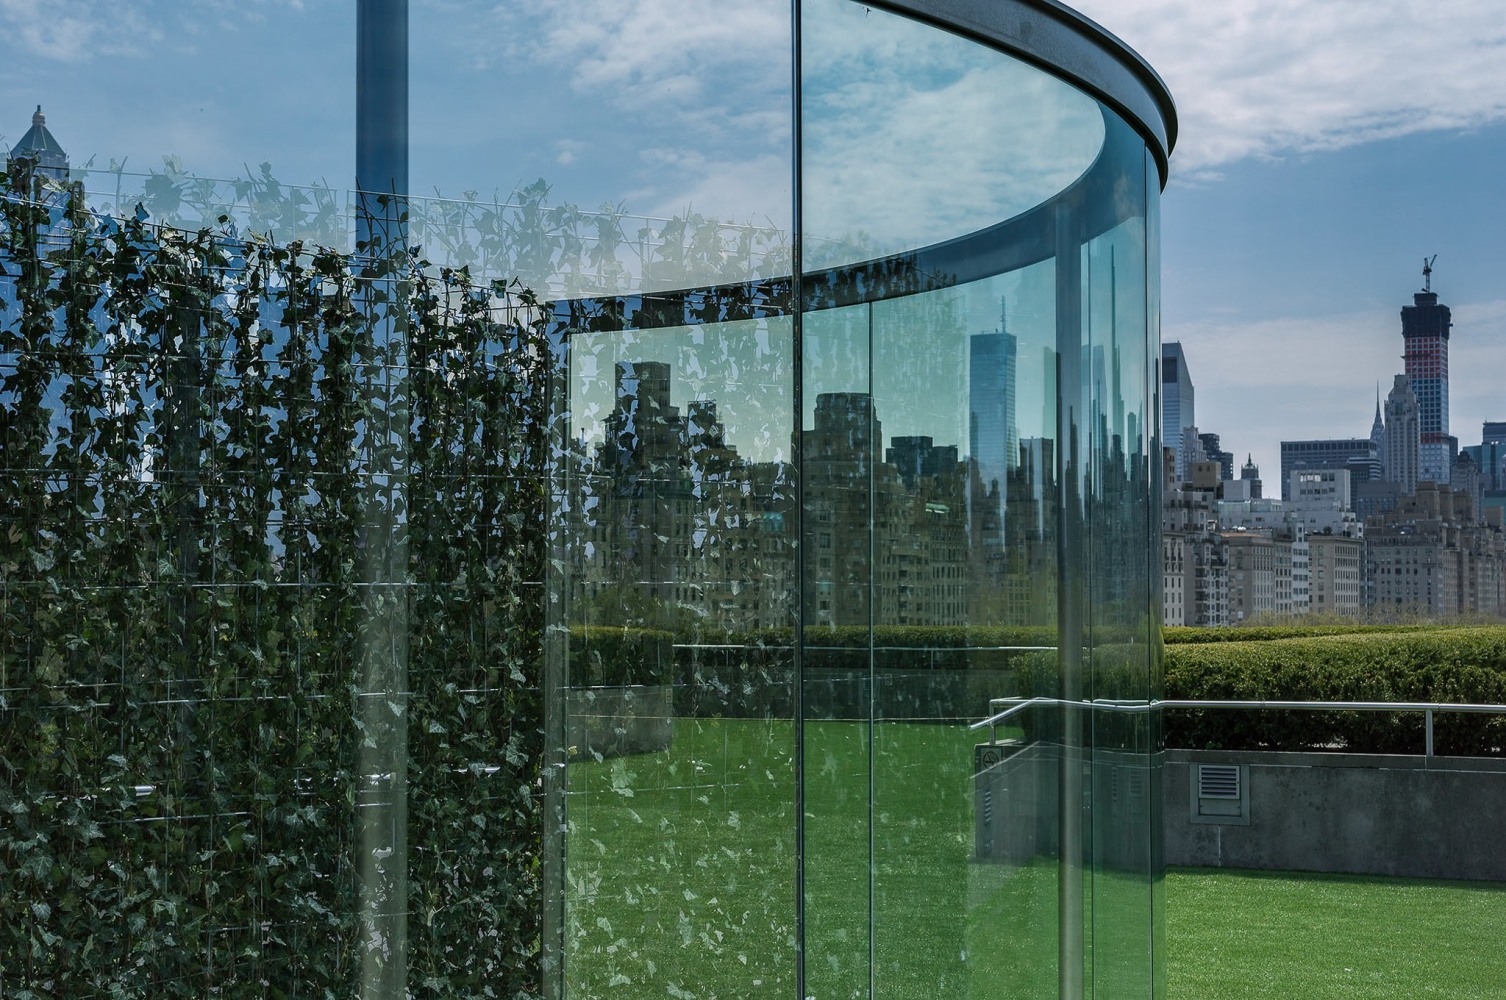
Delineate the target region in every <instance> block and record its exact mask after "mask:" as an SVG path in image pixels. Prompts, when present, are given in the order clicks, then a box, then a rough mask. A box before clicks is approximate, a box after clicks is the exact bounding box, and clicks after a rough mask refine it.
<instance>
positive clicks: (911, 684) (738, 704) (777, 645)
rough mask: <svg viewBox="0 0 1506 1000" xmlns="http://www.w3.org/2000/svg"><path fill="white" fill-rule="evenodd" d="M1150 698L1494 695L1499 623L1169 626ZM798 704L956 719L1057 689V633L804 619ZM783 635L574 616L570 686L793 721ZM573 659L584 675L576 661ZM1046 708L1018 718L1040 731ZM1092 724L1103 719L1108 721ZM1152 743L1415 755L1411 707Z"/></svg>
mask: <svg viewBox="0 0 1506 1000" xmlns="http://www.w3.org/2000/svg"><path fill="white" fill-rule="evenodd" d="M1166 633H1167V644H1166V646H1165V651H1164V657H1163V664H1164V672H1165V673H1164V676H1165V681H1164V689H1163V694H1164V697H1166V698H1170V699H1189V700H1201V699H1212V700H1229V699H1239V700H1269V701H1395V702H1405V701H1412V702H1466V703H1470V702H1473V703H1489V704H1506V627H1500V626H1471V627H1439V626H1357V627H1348V626H1317V627H1312V628H1302V627H1294V626H1281V627H1275V628H1269V629H1167V630H1166ZM806 635H807V642H806V646H805V689H804V692H803V695H804V699H805V705H804V710H805V713H806V715H807V717H809V718H867V717H868V714H869V712H870V711H872V712H873V713H874V714H875V715H876V716H877V717H879V718H888V719H916V720H921V719H931V720H945V721H958V720H964V719H977V718H981V717H982V716H983V715H984V714H985V713H986V711H987V708H988V700H989V699H990V698H995V697H1001V696H1006V695H1029V694H1039V695H1048V696H1050V695H1055V694H1056V693H1057V690H1058V688H1057V669H1058V668H1057V657H1056V653H1055V652H1054V651H1053V650H1051V649H1049V648H1045V649H1043V648H1041V647H1050V646H1052V645H1053V644H1054V641H1055V632H1054V631H1053V630H1050V629H1045V628H990V627H972V628H961V627H957V628H952V627H935V628H927V627H918V626H880V627H878V628H876V629H875V630H874V633H873V638H872V646H871V656H872V660H871V667H872V669H871V670H870V640H869V633H868V630H867V629H866V628H863V627H859V626H853V627H843V628H823V629H810V630H808V632H807V634H806ZM793 637H794V633H793V631H792V630H790V629H771V630H763V631H759V632H754V633H747V634H738V635H727V636H719V637H717V639H716V640H715V641H714V642H710V641H708V642H705V643H694V642H686V641H677V640H676V637H674V636H672V635H670V634H669V633H667V632H659V631H652V630H634V629H623V628H588V629H574V630H572V634H571V653H572V668H571V669H572V683H573V684H584V683H586V682H589V683H592V684H623V683H633V684H655V683H672V684H673V685H674V688H675V694H674V697H675V712H676V714H677V715H680V716H686V717H691V716H695V717H713V716H722V717H729V718H750V717H751V718H776V719H777V718H786V719H788V718H791V717H793V715H794V712H795V706H794V693H795V692H794V661H795V656H794V647H793V644H792V640H793ZM1146 656H1147V651H1146V649H1145V647H1144V646H1143V645H1135V644H1128V643H1124V644H1111V645H1099V646H1097V647H1096V648H1095V649H1094V650H1093V651H1092V655H1091V656H1090V657H1089V659H1088V661H1087V664H1086V673H1085V677H1084V695H1085V696H1086V697H1098V698H1126V699H1135V698H1140V697H1144V696H1145V693H1146V686H1147V682H1146V676H1145V664H1146ZM580 670H584V671H585V673H584V675H582V674H580V673H577V671H580ZM1048 716H1049V713H1044V712H1043V713H1040V717H1039V718H1035V719H1025V720H1022V721H1023V722H1024V723H1025V724H1026V726H1027V728H1029V729H1030V730H1031V731H1032V732H1034V733H1036V734H1037V735H1042V736H1045V735H1048V729H1049V727H1050V726H1051V725H1052V722H1051V719H1050V718H1049V717H1048ZM1131 719H1132V717H1129V716H1126V717H1125V721H1124V724H1123V725H1119V724H1118V723H1115V724H1114V725H1113V726H1112V727H1111V729H1103V728H1102V727H1100V730H1101V731H1100V738H1101V739H1102V740H1107V741H1109V742H1112V743H1113V744H1114V745H1142V743H1143V741H1144V740H1145V739H1146V735H1145V733H1144V731H1143V729H1142V727H1141V726H1140V724H1139V723H1136V722H1132V721H1130V720H1131ZM1105 725H1108V723H1107V722H1106V723H1105ZM1165 727H1166V744H1167V745H1168V746H1176V747H1189V748H1201V749H1231V750H1234V749H1251V750H1253V749H1272V750H1274V749H1281V750H1328V751H1350V752H1365V753H1417V752H1420V751H1421V749H1422V747H1423V745H1424V743H1423V728H1424V719H1423V716H1422V715H1421V714H1420V713H1394V714H1392V713H1359V712H1300V711H1283V712H1278V711H1249V710H1243V709H1241V710H1232V709H1197V710H1193V709H1177V710H1172V711H1169V712H1167V713H1166V716H1165ZM1435 730H1436V732H1435V750H1436V752H1438V753H1440V754H1468V755H1481V754H1498V753H1501V752H1502V750H1503V747H1506V717H1499V716H1489V715H1463V714H1452V715H1442V714H1440V715H1438V716H1437V717H1436V719H1435Z"/></svg>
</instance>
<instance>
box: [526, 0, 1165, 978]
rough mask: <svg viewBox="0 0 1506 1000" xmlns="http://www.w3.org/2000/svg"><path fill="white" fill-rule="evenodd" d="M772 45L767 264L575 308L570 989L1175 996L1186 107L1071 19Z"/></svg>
mask: <svg viewBox="0 0 1506 1000" xmlns="http://www.w3.org/2000/svg"><path fill="white" fill-rule="evenodd" d="M780 27H781V28H782V29H783V30H786V31H787V32H788V38H789V40H790V43H791V47H792V51H793V53H794V59H795V64H794V66H793V67H792V74H791V79H792V80H793V84H792V88H793V89H792V92H790V93H774V92H770V93H768V94H767V96H768V97H769V98H771V100H770V101H769V103H768V104H767V105H765V106H762V107H750V108H737V109H735V111H734V114H735V115H737V116H739V117H740V116H748V117H750V118H752V117H755V116H757V117H759V119H760V120H761V121H766V122H767V123H768V125H767V128H768V131H769V133H770V135H772V136H774V137H776V138H778V139H783V137H784V136H786V135H787V136H788V143H787V145H786V146H785V147H784V150H783V154H784V156H785V157H787V160H783V161H782V162H781V160H771V161H770V163H769V169H770V170H771V171H772V172H773V176H772V177H765V178H763V181H764V185H763V186H762V187H760V189H759V190H760V192H762V191H765V190H766V191H767V193H768V195H769V201H768V202H767V204H766V207H765V208H764V216H765V218H766V219H768V220H770V221H771V222H772V223H773V225H772V227H771V228H770V229H766V230H762V231H759V232H757V233H752V234H747V233H745V234H743V235H742V236H741V242H740V243H738V244H737V245H736V246H734V245H733V244H732V242H731V240H730V237H731V234H730V233H723V234H721V243H720V244H719V245H717V246H716V247H715V249H714V250H713V251H712V252H711V253H710V254H708V255H706V256H699V255H697V254H696V253H694V252H692V253H690V254H686V255H685V256H684V257H682V258H677V259H676V261H675V262H674V264H675V266H673V267H670V268H668V269H657V268H656V269H654V270H652V271H650V270H649V269H648V268H645V269H644V271H643V273H642V274H641V275H638V276H636V279H637V280H636V281H635V282H632V283H631V287H629V288H625V289H623V290H622V291H621V292H620V293H618V294H612V295H607V296H603V295H599V294H592V295H584V296H580V297H573V298H568V299H565V300H562V301H560V302H558V303H557V304H556V306H555V318H556V322H557V323H558V326H559V331H560V338H559V343H560V346H561V354H560V357H559V361H558V366H557V371H558V373H559V382H558V385H557V399H556V406H557V407H558V410H557V414H556V418H557V419H556V421H555V424H554V426H555V428H556V430H557V433H558V437H557V445H556V453H557V454H558V455H559V456H561V460H560V462H559V463H558V473H559V474H558V477H557V479H556V482H555V515H554V522H553V523H554V524H555V527H556V535H555V552H554V556H553V559H552V562H551V565H552V566H553V567H554V568H555V572H554V574H553V575H552V576H551V579H550V595H551V599H552V601H553V602H554V603H553V605H552V614H553V619H552V620H553V622H554V625H555V632H554V635H555V636H556V641H555V642H554V644H553V647H552V648H553V652H554V658H553V659H552V661H551V671H550V675H549V676H550V679H551V682H552V684H553V685H554V686H553V687H552V689H551V691H550V698H549V705H550V707H551V709H552V710H553V711H552V715H551V719H552V723H551V724H552V727H553V728H552V729H551V731H550V739H549V743H550V745H551V746H557V747H558V748H560V753H559V755H558V756H557V757H556V758H555V759H554V761H552V766H551V767H550V768H549V769H548V772H547V773H548V774H550V775H551V776H553V777H555V778H556V779H557V786H556V789H555V791H556V799H555V801H554V810H555V811H554V813H553V820H552V825H551V830H552V831H553V832H554V834H555V836H554V839H553V840H552V842H551V845H550V846H551V847H552V852H551V854H550V859H551V862H552V865H553V868H552V870H551V872H550V876H549V877H550V878H551V879H552V882H551V884H552V885H553V886H554V887H555V888H556V890H557V892H558V895H557V896H556V897H555V901H554V906H553V907H552V908H551V910H550V911H549V926H548V928H547V935H546V945H547V946H548V947H550V948H551V949H552V950H553V955H552V958H557V963H556V962H551V970H552V972H553V973H554V976H555V979H554V980H553V981H552V986H553V987H554V988H555V989H556V990H557V991H558V995H560V996H564V997H597V996H608V995H614V993H615V994H618V995H632V996H639V995H641V996H650V995H653V996H658V995H663V994H665V993H667V994H669V995H672V996H682V995H690V994H692V993H694V994H696V995H718V996H755V995H769V996H797V997H814V998H818V1000H826V998H851V997H867V996H873V997H879V996H884V997H922V996H929V995H937V994H940V995H948V996H975V997H1037V996H1061V997H1082V996H1094V995H1096V996H1116V997H1117V996H1152V995H1155V993H1156V990H1157V988H1158V986H1157V983H1158V975H1157V967H1158V962H1159V959H1160V954H1159V952H1160V926H1161V915H1160V912H1159V910H1160V904H1159V881H1160V874H1161V862H1160V860H1159V837H1160V833H1159V826H1158V824H1159V813H1158V810H1157V806H1156V803H1157V801H1158V795H1159V783H1158V758H1157V753H1158V750H1159V741H1158V735H1157V730H1156V725H1155V721H1154V719H1153V718H1151V717H1150V716H1149V715H1148V714H1147V713H1146V711H1145V709H1146V707H1148V703H1149V701H1150V700H1151V699H1152V698H1154V697H1155V696H1156V693H1157V691H1158V689H1159V683H1160V682H1159V666H1158V664H1159V660H1158V655H1159V654H1158V643H1159V631H1158V628H1157V622H1158V621H1159V617H1158V614H1157V612H1156V608H1157V607H1158V606H1159V605H1158V600H1159V596H1158V587H1159V556H1158V552H1159V546H1158V544H1157V540H1158V538H1159V534H1158V532H1159V522H1158V520H1157V513H1156V505H1155V504H1154V503H1153V502H1152V498H1154V497H1155V496H1157V495H1158V480H1159V474H1160V473H1159V461H1158V456H1159V454H1160V447H1159V439H1158V428H1157V414H1158V413H1159V402H1158V399H1157V396H1156V392H1157V384H1158V383H1157V379H1156V378H1155V359H1156V358H1157V357H1158V350H1159V330H1158V314H1157V310H1158V305H1157V293H1156V282H1157V263H1156V243H1157V234H1156V218H1157V197H1158V192H1159V190H1160V187H1161V185H1162V183H1163V180H1164V176H1165V162H1166V155H1167V153H1168V151H1169V148H1170V144H1171V133H1172V131H1173V130H1174V119H1173V112H1172V109H1171V104H1170V100H1169V97H1168V96H1167V94H1166V92H1165V90H1164V88H1163V87H1162V85H1161V84H1160V83H1159V81H1158V80H1157V78H1156V77H1155V76H1154V74H1153V73H1152V72H1151V71H1150V70H1149V69H1148V68H1147V67H1146V66H1145V65H1144V64H1143V63H1142V62H1141V61H1140V60H1139V59H1138V58H1137V57H1136V56H1135V55H1134V54H1133V53H1132V52H1130V51H1129V50H1127V49H1126V48H1125V47H1124V46H1123V45H1122V44H1120V43H1118V42H1117V41H1116V40H1115V39H1113V38H1112V37H1111V36H1109V35H1108V34H1106V33H1105V32H1103V31H1102V30H1101V29H1099V28H1098V27H1097V26H1096V25H1093V24H1091V23H1090V22H1087V21H1085V20H1083V19H1082V18H1080V17H1079V16H1077V15H1075V14H1074V13H1072V12H1071V11H1069V10H1067V9H1066V8H1063V7H1061V6H1059V5H1057V4H1054V3H1023V2H1021V3H1015V2H1002V3H941V2H921V0H916V2H909V3H868V4H860V3H850V2H845V0H806V2H803V3H800V4H797V5H796V12H795V14H794V15H793V19H791V20H789V21H787V22H783V23H781V24H780ZM791 115H793V120H791V117H790V116H791ZM786 227H787V228H786ZM729 251H731V252H729ZM635 630H658V634H659V635H660V636H661V637H662V638H661V645H659V646H653V647H652V650H651V649H650V645H649V644H647V643H645V644H644V645H643V647H642V648H641V649H640V650H638V651H637V652H636V653H635V654H634V655H635V656H637V657H638V658H639V659H638V662H646V661H648V660H653V661H655V662H662V663H663V669H662V670H658V671H656V670H652V669H643V670H641V672H640V676H636V677H623V676H620V675H619V676H617V677H615V678H613V677H607V676H606V675H605V674H604V672H603V664H604V663H605V662H607V661H610V660H612V659H613V657H616V656H618V655H620V649H619V646H620V644H622V643H624V642H627V641H630V637H632V636H634V635H642V634H643V633H642V632H635ZM566 637H568V640H567V638H566ZM614 644H617V645H614ZM625 680H626V681H631V682H635V683H632V684H630V685H628V686H624V685H623V682H624V681H625ZM1135 706H1140V708H1141V711H1139V712H1136V711H1134V708H1135ZM989 719H995V720H996V721H995V722H994V723H993V724H992V725H983V726H979V725H978V724H979V723H982V722H984V721H985V720H989Z"/></svg>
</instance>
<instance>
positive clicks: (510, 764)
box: [0, 161, 548, 998]
mask: <svg viewBox="0 0 1506 1000" xmlns="http://www.w3.org/2000/svg"><path fill="white" fill-rule="evenodd" d="M3 186H4V190H3V192H0V269H3V274H0V470H3V471H0V995H3V996H6V997H18V998H19V997H33V996H38V997H41V996H45V997H87V996H112V997H115V996H119V997H161V996H196V997H197V996H220V995H224V996H288V997H316V996H317V997H326V996H328V997H345V996H349V995H351V994H352V992H353V990H354V986H355V983H356V979H357V977H358V976H359V975H360V974H361V973H360V967H361V955H360V954H359V953H360V951H361V950H362V947H363V941H364V942H367V943H369V936H368V937H366V938H363V936H362V935H361V934H360V928H359V927H358V923H359V919H360V918H359V906H358V896H359V886H358V873H357V872H356V871H355V868H354V865H355V858H356V857H357V854H358V852H357V850H356V843H355V841H356V838H357V837H358V836H359V828H360V824H359V818H360V810H361V809H362V808H363V805H364V803H365V801H366V800H367V798H369V794H370V786H372V785H373V784H375V783H377V782H379V781H381V780H384V776H381V775H364V776H363V775H362V774H361V773H360V767H359V765H358V763H357V762H358V761H359V760H361V759H362V756H361V750H362V744H363V741H365V742H369V741H370V740H372V739H373V736H372V732H371V729H370V726H369V724H368V723H367V722H365V721H363V720H364V719H369V718H370V714H369V713H367V714H365V715H363V713H362V710H361V707H360V706H359V705H358V702H359V701H360V700H361V695H362V692H363V691H365V690H369V683H368V681H369V676H368V677H363V674H362V671H363V669H366V668H365V667H363V663H362V660H363V652H362V651H363V650H369V648H370V646H371V644H372V643H373V641H374V637H383V636H386V635H388V632H384V631H383V629H384V628H386V629H388V630H389V632H390V627H391V624H392V623H393V622H397V623H400V624H401V626H402V635H401V636H400V641H401V645H402V647H403V649H402V651H401V652H400V653H398V654H395V658H396V659H402V658H403V657H405V664H406V670H407V692H408V693H407V695H406V697H400V698H398V699H397V700H396V701H394V702H393V703H392V704H390V705H389V706H387V707H388V714H389V716H391V717H392V718H396V719H398V720H400V721H399V722H398V723H397V724H398V725H401V726H403V728H404V730H405V737H406V742H407V775H406V779H407V788H408V795H407V803H406V805H407V810H406V811H407V826H408V830H407V843H408V845H409V848H408V854H407V864H406V876H407V881H406V910H407V921H406V923H407V928H408V930H407V947H408V958H407V964H408V970H409V971H408V982H409V988H410V990H413V991H415V995H417V994H419V993H421V994H423V995H434V996H529V995H533V994H534V993H535V992H536V991H537V988H538V969H537V950H538V940H539V931H538V926H537V924H538V914H539V911H540V906H539V904H538V893H539V881H538V856H539V851H538V848H539V838H540V806H539V801H540V794H541V791H540V787H539V760H540V752H541V731H540V725H539V719H540V717H541V707H540V704H539V697H540V694H539V689H540V684H539V679H538V677H537V670H538V669H539V666H538V665H539V662H540V656H539V647H540V641H541V633H542V612H541V607H542V601H541V581H542V578H543V561H542V560H543V546H544V540H543V531H544V483H543V480H542V477H541V476H540V475H539V474H538V470H539V469H540V468H542V465H543V450H544V410H543V407H544V399H545V394H544V392H543V391H541V390H540V387H542V386H544V385H545V384H546V382H545V378H546V374H547V371H546V369H547V365H548V350H547V344H546V343H545V335H544V332H543V326H542V324H541V322H539V321H537V320H536V318H535V317H536V315H537V310H536V309H535V308H534V303H533V302H532V298H531V296H530V295H529V294H528V293H526V292H522V291H520V290H518V289H516V288H509V287H504V286H495V285H487V286H482V285H479V284H478V283H475V282H472V281H471V280H470V278H469V275H468V274H467V273H466V272H465V271H463V270H462V271H450V270H442V269H439V268H435V267H432V266H428V265H427V264H426V262H424V261H422V260H419V259H411V258H410V259H405V260H404V261H403V262H402V265H401V267H400V268H399V271H398V273H397V274H395V275H392V276H390V277H393V278H394V279H395V281H392V282H387V283H385V285H384V286H383V287H387V288H390V289H395V293H384V294H385V297H384V295H383V294H377V293H375V292H374V291H373V289H375V288H376V287H377V285H376V284H373V283H371V281H370V279H371V277H372V274H371V265H370V263H369V262H362V261H360V260H357V259H354V258H352V257H351V256H350V255H348V254H345V253H340V252H336V251H333V250H328V249H324V248H320V247H316V246H312V245H310V246H304V245H300V244H296V243H295V244H292V245H286V246H280V245H274V244H272V243H269V242H266V241H260V240H257V239H255V238H251V239H246V238H237V237H235V236H234V235H232V233H231V231H229V230H227V229H225V228H220V229H218V230H216V229H204V230H200V231H198V232H184V231H181V230H175V229H171V228H159V227H157V226H155V225H154V224H153V220H151V219H150V218H149V217H147V216H146V213H145V212H141V213H139V215H138V217H136V218H126V219H125V220H119V219H112V218H106V217H98V216H94V215H91V214H90V213H89V212H88V211H87V210H86V209H85V208H84V207H83V203H82V197H81V192H79V191H78V190H77V189H67V188H48V187H46V186H44V185H42V184H41V183H40V182H38V181H36V180H35V179H34V178H32V177H31V176H30V175H29V174H28V172H27V164H26V163H25V162H24V161H15V162H13V163H12V164H11V167H10V173H9V174H8V175H7V176H6V177H5V178H4V185H3ZM363 268H364V269H365V270H364V272H363ZM377 314H381V315H383V316H385V317H388V318H389V319H390V320H391V321H394V322H400V323H402V324H403V325H404V326H405V329H406V335H405V336H404V337H403V338H401V339H402V344H401V346H398V345H397V344H396V342H395V341H385V340H384V339H383V338H382V337H380V336H378V335H377V334H376V333H375V331H376V330H377V328H378V326H379V324H377V323H374V322H373V316H375V315H377ZM404 352H406V353H404ZM378 532H382V533H384V538H385V539H386V540H387V541H389V542H391V543H392V544H388V545H385V547H384V551H386V552H388V553H399V554H401V556H402V560H401V565H399V566H396V567H388V569H389V570H391V571H392V572H393V573H395V576H394V577H392V578H393V579H396V580H397V582H398V586H396V587H389V588H374V587H372V586H370V584H371V582H372V574H371V564H372V552H373V551H374V550H375V549H376V547H377V543H378V539H377V533H378ZM394 595H395V596H394ZM384 601H386V602H389V603H387V604H385V605H384V603H383V602H384ZM377 619H382V621H377Z"/></svg>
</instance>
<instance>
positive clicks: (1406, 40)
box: [1073, 0, 1506, 180]
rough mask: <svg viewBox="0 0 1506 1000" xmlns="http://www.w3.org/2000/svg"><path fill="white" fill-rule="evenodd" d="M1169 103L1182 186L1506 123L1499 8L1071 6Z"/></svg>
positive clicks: (1079, 1)
mask: <svg viewBox="0 0 1506 1000" xmlns="http://www.w3.org/2000/svg"><path fill="white" fill-rule="evenodd" d="M1073 6H1075V7H1077V8H1078V9H1079V10H1081V11H1082V12H1083V13H1084V14H1087V15H1088V16H1089V17H1092V18H1093V19H1095V20H1097V21H1098V22H1099V23H1101V24H1102V25H1104V27H1106V28H1108V29H1109V30H1110V31H1112V32H1114V33H1115V34H1116V35H1118V36H1119V37H1120V38H1122V39H1124V41H1125V42H1127V43H1128V44H1129V45H1131V46H1133V47H1134V48H1135V49H1136V50H1137V51H1138V52H1140V53H1141V54H1142V55H1143V56H1145V58H1146V59H1147V60H1148V61H1149V62H1150V63H1151V65H1153V66H1154V67H1155V68H1156V70H1157V71H1158V72H1160V73H1161V75H1162V76H1163V77H1164V78H1165V80H1166V82H1167V84H1168V85H1169V86H1170V88H1171V91H1172V94H1173V96H1174V97H1175V98H1176V101H1177V108H1178V112H1179V117H1180V120H1181V128H1182V132H1181V139H1180V141H1179V142H1178V146H1177V152H1176V154H1175V157H1174V161H1173V165H1174V170H1175V172H1176V173H1177V174H1178V175H1179V176H1180V177H1182V178H1184V179H1191V180H1197V179H1200V178H1203V179H1205V178H1209V177H1212V176H1216V172H1217V168H1218V167H1219V166H1220V165H1223V164H1227V163H1232V162H1234V161H1237V160H1240V159H1244V158H1246V157H1279V156H1282V155H1284V154H1289V153H1303V152H1311V151H1320V150H1326V149H1338V148H1342V147H1345V146H1352V145H1355V144H1358V143H1363V142H1369V141H1372V140H1375V139H1382V138H1388V137H1395V136H1400V135H1407V134H1410V133H1413V132H1419V131H1426V130H1431V129H1447V128H1468V127H1473V126H1479V125H1483V124H1487V123H1490V122H1496V121H1501V120H1506V19H1503V18H1502V17H1501V14H1502V6H1501V4H1500V2H1499V0H1430V2H1423V0H1364V2H1359V0H1320V2H1314V0H1219V2H1217V3H1210V2H1208V0H1074V3H1073Z"/></svg>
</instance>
